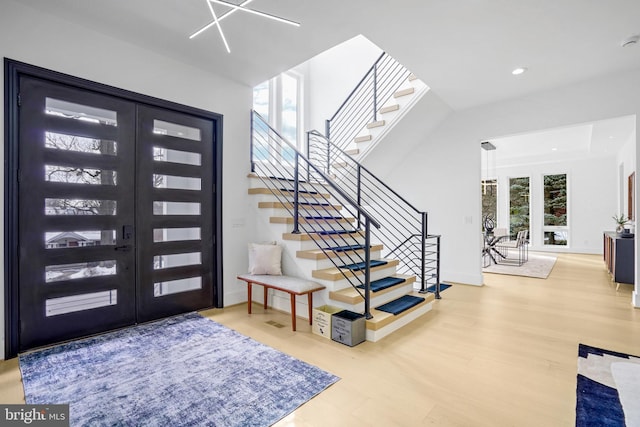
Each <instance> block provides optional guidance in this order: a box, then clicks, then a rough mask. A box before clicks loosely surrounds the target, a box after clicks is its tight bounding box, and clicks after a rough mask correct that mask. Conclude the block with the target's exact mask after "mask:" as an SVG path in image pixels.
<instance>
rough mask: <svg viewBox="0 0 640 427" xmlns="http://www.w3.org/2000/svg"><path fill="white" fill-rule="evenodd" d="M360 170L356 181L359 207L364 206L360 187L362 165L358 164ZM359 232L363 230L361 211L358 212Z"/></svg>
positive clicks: (357, 170)
mask: <svg viewBox="0 0 640 427" xmlns="http://www.w3.org/2000/svg"><path fill="white" fill-rule="evenodd" d="M357 165H358V168H357V169H356V173H357V181H356V185H357V189H356V198H357V201H358V206H362V188H361V185H360V182H361V181H360V180H361V178H362V170H361V169H362V168H361V166H360V163H357ZM358 230H362V213H361V212H360V210H358Z"/></svg>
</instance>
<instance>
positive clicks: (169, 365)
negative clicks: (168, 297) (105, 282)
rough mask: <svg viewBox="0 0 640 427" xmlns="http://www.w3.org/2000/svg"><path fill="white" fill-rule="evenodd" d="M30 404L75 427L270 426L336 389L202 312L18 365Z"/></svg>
mask: <svg viewBox="0 0 640 427" xmlns="http://www.w3.org/2000/svg"><path fill="white" fill-rule="evenodd" d="M20 370H21V371H22V377H23V381H24V389H25V397H26V403H28V404H54V403H70V405H71V406H70V413H71V425H72V426H87V425H91V426H112V425H127V426H128V425H144V426H205V425H207V426H213V425H215V426H269V425H271V424H273V423H275V422H277V421H278V420H280V419H281V418H283V417H285V416H286V415H287V414H289V413H291V412H292V411H294V410H295V409H296V408H297V407H299V406H300V405H302V404H304V403H305V402H306V401H308V400H309V399H311V398H312V397H314V396H315V395H317V394H318V393H320V392H321V391H323V390H324V389H326V388H327V387H329V386H330V385H331V384H333V383H335V382H336V381H338V380H339V378H338V377H336V376H334V375H332V374H330V373H327V372H325V371H323V370H321V369H319V368H317V367H315V366H312V365H309V364H307V363H305V362H302V361H300V360H298V359H295V358H293V357H291V356H288V355H286V354H284V353H281V352H279V351H277V350H275V349H273V348H271V347H268V346H266V345H263V344H261V343H259V342H257V341H255V340H253V339H251V338H249V337H246V336H244V335H241V334H239V333H237V332H235V331H233V330H231V329H229V328H227V327H225V326H222V325H220V324H218V323H216V322H214V321H212V320H209V319H206V318H204V317H202V316H200V315H199V314H197V313H189V314H185V315H181V316H176V317H173V318H169V319H164V320H160V321H157V322H153V323H149V324H144V325H138V326H136V327H132V328H128V329H124V330H120V331H116V332H112V333H108V334H104V335H100V336H97V337H92V338H88V339H84V340H81V341H75V342H71V343H67V344H63V345H59V346H56V347H52V348H48V349H45V350H39V351H35V352H32V353H27V354H24V355H21V356H20Z"/></svg>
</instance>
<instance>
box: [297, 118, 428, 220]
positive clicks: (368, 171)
mask: <svg viewBox="0 0 640 427" xmlns="http://www.w3.org/2000/svg"><path fill="white" fill-rule="evenodd" d="M308 133H309V134H312V135H315V136H318V137H320V138H322V139H324V140H325V141H327V146H328V147H329V144H331V142H330V140H329V139H328V138H327V137H325V136H324V135H323V134H321V133H320V132H318V131H317V130H311V131H309V132H308ZM331 149H332V150H334V151H337V152H338V155H339V156H340V157H342V158H347V159H349V160H350V161H351V162H352V163H354V164H357V165H358V168H359V169H360V170H361V171H365V172H367V173H368V174H370V175H371V176H372V177H373V178H374V179H375V180H376V181H377V182H378V184H380V185H382V186H383V187H384V188H386V189H387V190H389V191H390V192H391V194H393V196H394V197H396V198H398V199H399V200H401V201H402V203H404V204H406V205H407V206H408V207H410V208H411V209H413V210H414V211H415V212H416V213H421V212H422V211H420V210H419V209H418V208H416V207H415V206H413V205H412V204H411V203H410V202H408V201H407V199H405V198H404V197H402V196H401V195H400V194H398V193H397V192H396V191H395V190H394V189H393V188H391V187H389V186H388V185H387V184H386V183H385V182H384V181H382V180H381V179H380V178H378V177H377V176H375V174H374V173H373V172H371V171H370V170H369V169H367V168H366V166H364V165H362V164H361V163H359V162H358V161H357V160H356V159H355V158H354V157H353V156H352V155H350V154H348V153H347V152H346V151H344V150H343V149H342V148H340V147H338V146H336V145H333V147H331ZM331 149H330V148H327V152H330V150H331ZM308 152H309V138H307V153H308ZM337 157H338V156H334V157H333V158H334V159H335V158H337ZM330 161H331V157H330V158H329V162H330Z"/></svg>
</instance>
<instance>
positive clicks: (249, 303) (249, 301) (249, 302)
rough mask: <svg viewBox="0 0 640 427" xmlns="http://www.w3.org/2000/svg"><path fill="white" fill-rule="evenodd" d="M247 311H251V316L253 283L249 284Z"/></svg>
mask: <svg viewBox="0 0 640 427" xmlns="http://www.w3.org/2000/svg"><path fill="white" fill-rule="evenodd" d="M247 295H248V298H247V300H248V301H247V310H248V311H249V314H251V282H247Z"/></svg>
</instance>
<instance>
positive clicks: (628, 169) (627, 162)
mask: <svg viewBox="0 0 640 427" xmlns="http://www.w3.org/2000/svg"><path fill="white" fill-rule="evenodd" d="M636 132H637V129H636ZM636 132H634V133H633V134H632V135H631V136H630V137H629V141H627V142H626V143H625V144H624V145H623V147H622V149H620V151H619V152H618V156H617V158H616V165H617V168H618V169H617V170H616V173H618V171H620V172H621V173H622V176H619V177H618V178H617V181H616V182H617V184H618V186H619V187H620V188H619V191H618V198H619V200H618V206H619V207H620V208H619V209H618V210H617V211H616V213H617V214H621V213H624V215H625V216H626V215H627V212H628V210H627V208H628V204H629V203H628V199H627V194H628V193H627V192H628V185H629V184H628V180H627V177H628V176H629V175H630V174H631V173H633V172H636V157H635V154H636ZM637 175H638V173H637V172H636V186H637V184H638V182H639V181H638V177H637ZM636 202H637V199H636ZM634 212H635V216H636V218H637V216H638V210H637V209H635V210H634ZM634 223H635V224H636V225H637V224H638V221H637V219H636V220H634Z"/></svg>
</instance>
